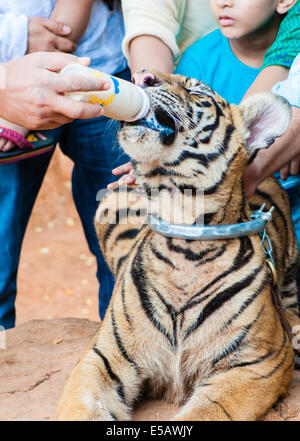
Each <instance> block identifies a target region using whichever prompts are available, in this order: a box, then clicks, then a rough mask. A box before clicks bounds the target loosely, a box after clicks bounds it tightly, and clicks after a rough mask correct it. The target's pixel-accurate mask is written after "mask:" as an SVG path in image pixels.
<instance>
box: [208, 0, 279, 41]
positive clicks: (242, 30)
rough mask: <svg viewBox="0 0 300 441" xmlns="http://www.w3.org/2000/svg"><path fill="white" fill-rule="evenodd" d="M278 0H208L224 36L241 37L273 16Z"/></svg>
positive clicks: (256, 28) (260, 26)
mask: <svg viewBox="0 0 300 441" xmlns="http://www.w3.org/2000/svg"><path fill="white" fill-rule="evenodd" d="M277 4H278V0H210V6H211V9H212V13H213V15H214V18H215V20H216V22H217V24H218V26H219V27H220V29H221V31H222V34H223V35H224V37H226V38H241V37H245V36H246V35H248V34H251V33H252V32H255V31H257V30H259V29H260V28H262V27H263V26H264V25H265V24H266V23H268V21H269V20H270V19H271V18H272V17H273V16H274V14H275V12H276V9H277Z"/></svg>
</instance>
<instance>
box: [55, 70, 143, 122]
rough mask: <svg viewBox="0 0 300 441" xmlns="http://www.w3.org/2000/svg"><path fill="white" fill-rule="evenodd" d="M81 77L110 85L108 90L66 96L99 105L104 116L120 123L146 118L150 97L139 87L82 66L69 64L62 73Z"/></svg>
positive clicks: (72, 93)
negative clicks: (96, 79)
mask: <svg viewBox="0 0 300 441" xmlns="http://www.w3.org/2000/svg"><path fill="white" fill-rule="evenodd" d="M65 74H66V75H80V76H85V77H98V78H101V79H103V80H105V81H108V82H109V83H110V88H109V89H108V90H96V91H91V92H71V93H67V94H66V95H68V96H70V97H71V98H72V99H74V100H76V101H84V102H88V103H92V104H95V103H97V104H99V105H101V106H103V108H104V115H105V116H108V117H109V118H114V119H118V120H120V121H128V122H130V121H136V120H138V119H142V118H144V117H145V116H146V115H147V113H148V111H149V108H150V102H149V97H148V95H146V93H145V92H144V91H143V89H141V88H140V87H138V86H135V85H134V84H132V83H130V82H129V81H125V80H122V79H121V78H117V77H114V76H112V75H108V74H106V73H104V72H99V71H98V70H95V69H91V68H90V67H86V66H82V65H80V64H69V65H68V66H66V67H64V68H63V69H62V70H61V71H60V75H65Z"/></svg>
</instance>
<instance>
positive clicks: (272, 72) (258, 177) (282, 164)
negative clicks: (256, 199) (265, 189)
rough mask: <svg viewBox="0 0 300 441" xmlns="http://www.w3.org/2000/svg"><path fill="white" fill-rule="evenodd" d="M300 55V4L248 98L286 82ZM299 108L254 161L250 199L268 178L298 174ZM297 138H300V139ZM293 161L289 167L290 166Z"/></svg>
mask: <svg viewBox="0 0 300 441" xmlns="http://www.w3.org/2000/svg"><path fill="white" fill-rule="evenodd" d="M299 53H300V2H299V1H298V2H297V3H296V5H295V6H294V7H293V8H291V9H290V11H289V12H288V14H287V16H286V17H285V18H284V20H283V21H282V23H281V25H280V28H279V31H278V34H277V37H276V40H275V42H274V43H273V45H272V46H271V48H270V49H269V50H268V52H267V53H266V55H265V58H264V63H263V67H262V71H261V72H260V74H259V75H258V77H257V79H256V80H255V81H254V83H253V84H252V86H251V87H250V88H249V90H248V91H247V93H246V95H245V96H244V99H245V98H247V97H248V96H250V95H252V94H254V93H259V92H263V91H270V90H271V89H272V87H273V86H274V85H275V84H276V83H278V82H281V81H284V80H285V79H286V78H287V76H288V73H289V68H290V67H291V65H292V62H293V60H294V58H295V57H296V56H297V55H298V54H299ZM299 113H300V112H299V109H297V108H295V109H294V110H293V119H292V123H291V125H290V128H289V129H288V131H287V133H286V134H285V135H284V136H283V137H281V138H280V139H277V140H276V141H275V143H274V145H272V146H271V147H270V148H269V149H268V150H265V151H260V153H259V154H258V155H257V157H256V158H255V160H254V162H253V163H252V164H251V165H250V166H249V168H248V169H247V170H246V172H245V190H246V194H247V195H248V196H251V195H252V194H253V192H254V191H255V188H256V186H257V185H258V184H259V183H260V182H262V181H263V180H264V179H265V178H266V177H268V176H270V175H271V174H273V173H274V172H276V171H277V170H279V169H281V177H282V178H283V179H284V178H286V176H287V173H288V169H290V171H291V172H292V173H294V174H296V173H297V172H298V165H297V164H298V163H299V161H298V159H297V156H298V155H299V154H300V152H299V151H298V150H299V149H298V146H297V145H296V142H295V139H299V136H300V123H299ZM297 137H298V138H297ZM290 161H292V162H291V164H290V165H289V164H288V163H289V162H290Z"/></svg>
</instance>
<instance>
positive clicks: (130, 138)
mask: <svg viewBox="0 0 300 441" xmlns="http://www.w3.org/2000/svg"><path fill="white" fill-rule="evenodd" d="M119 142H120V145H121V147H122V148H123V150H124V151H125V153H127V155H129V156H130V157H131V158H132V159H134V160H136V161H139V162H143V163H153V162H157V161H158V160H161V159H162V157H163V156H164V154H165V152H164V148H163V146H162V145H161V143H160V142H159V136H158V134H156V133H155V132H153V131H152V130H150V129H148V128H146V127H142V126H138V125H137V126H135V125H126V126H124V127H123V128H122V130H121V132H120V133H119Z"/></svg>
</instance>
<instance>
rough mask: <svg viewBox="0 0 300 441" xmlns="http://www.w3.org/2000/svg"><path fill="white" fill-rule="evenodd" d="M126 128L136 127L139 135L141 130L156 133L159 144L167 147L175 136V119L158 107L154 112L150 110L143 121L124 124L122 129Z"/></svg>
mask: <svg viewBox="0 0 300 441" xmlns="http://www.w3.org/2000/svg"><path fill="white" fill-rule="evenodd" d="M126 126H131V127H137V128H139V130H140V133H143V132H144V131H143V130H141V129H143V128H144V129H145V130H150V131H155V132H158V134H159V137H160V140H161V143H162V144H163V145H167V146H168V145H171V144H173V142H174V140H175V137H176V134H177V127H176V121H175V119H174V118H173V117H172V116H171V115H170V114H168V113H167V112H166V111H165V110H164V109H162V107H160V106H158V107H157V108H156V109H155V110H154V111H153V110H152V109H150V111H149V113H148V115H147V116H146V117H145V118H143V119H140V120H138V121H133V122H125V123H124V124H123V127H126Z"/></svg>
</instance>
